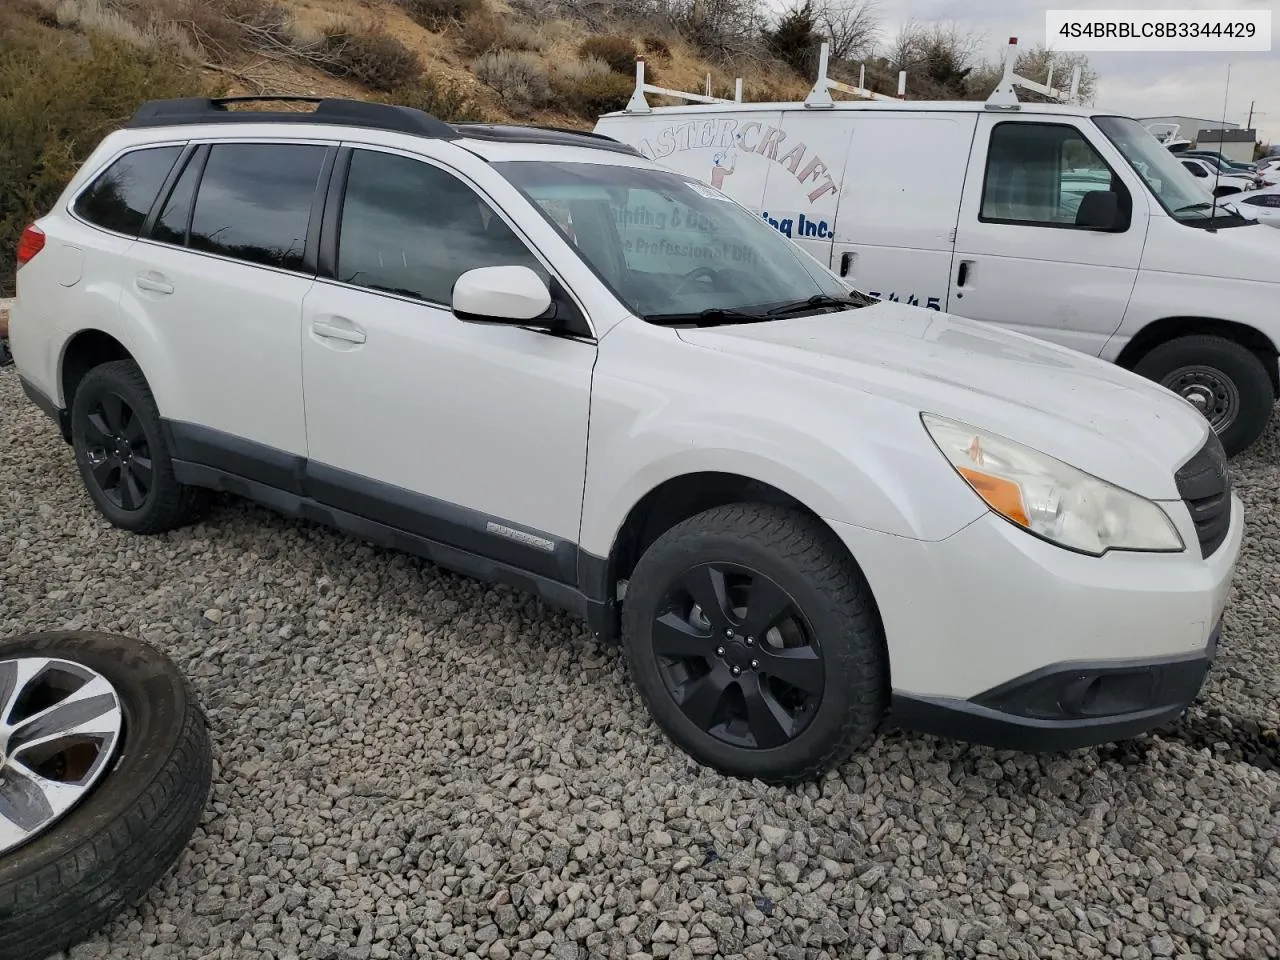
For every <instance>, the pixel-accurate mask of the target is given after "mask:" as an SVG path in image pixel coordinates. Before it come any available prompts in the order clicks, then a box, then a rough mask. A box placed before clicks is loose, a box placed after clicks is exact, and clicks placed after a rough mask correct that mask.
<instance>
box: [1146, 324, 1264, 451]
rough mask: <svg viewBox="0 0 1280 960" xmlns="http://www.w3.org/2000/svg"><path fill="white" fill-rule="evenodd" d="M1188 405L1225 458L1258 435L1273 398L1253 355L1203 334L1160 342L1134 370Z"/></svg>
mask: <svg viewBox="0 0 1280 960" xmlns="http://www.w3.org/2000/svg"><path fill="white" fill-rule="evenodd" d="M1133 369H1134V372H1135V373H1139V374H1141V375H1142V376H1144V377H1147V378H1148V379H1150V380H1154V381H1156V382H1157V383H1159V384H1160V385H1161V386H1163V387H1167V388H1168V389H1170V390H1172V391H1173V392H1174V393H1176V394H1178V395H1179V396H1181V397H1184V398H1185V399H1187V400H1189V401H1190V402H1191V403H1192V404H1193V405H1194V406H1195V407H1196V409H1197V410H1199V411H1200V412H1201V413H1203V414H1204V415H1205V418H1206V419H1207V420H1208V421H1209V424H1210V425H1211V426H1212V427H1213V430H1214V432H1215V433H1216V434H1217V435H1218V439H1219V440H1221V441H1222V447H1223V449H1224V450H1225V451H1226V453H1227V456H1235V455H1236V454H1237V453H1239V452H1240V451H1242V450H1245V449H1246V448H1248V447H1249V446H1250V445H1251V444H1252V443H1253V442H1254V441H1255V440H1257V439H1258V437H1260V436H1261V435H1262V431H1263V430H1264V429H1266V426H1267V423H1268V422H1269V421H1270V420H1271V413H1272V410H1273V409H1274V408H1275V403H1276V397H1275V392H1274V391H1273V389H1272V386H1271V377H1270V376H1268V375H1267V369H1266V367H1264V366H1263V365H1262V361H1261V360H1259V359H1258V356H1257V355H1256V354H1255V353H1254V352H1253V351H1251V350H1249V349H1248V348H1247V347H1243V346H1241V345H1240V344H1238V343H1236V342H1235V341H1233V340H1228V339H1226V338H1225V337H1216V336H1211V335H1205V334H1196V335H1193V336H1187V337H1179V338H1178V339H1176V340H1170V341H1168V342H1167V343H1162V344H1160V345H1159V346H1158V347H1156V348H1155V349H1153V350H1152V351H1151V352H1149V353H1148V354H1147V355H1146V356H1144V357H1143V358H1142V359H1141V360H1139V361H1138V363H1137V365H1136V366H1135V367H1134V368H1133Z"/></svg>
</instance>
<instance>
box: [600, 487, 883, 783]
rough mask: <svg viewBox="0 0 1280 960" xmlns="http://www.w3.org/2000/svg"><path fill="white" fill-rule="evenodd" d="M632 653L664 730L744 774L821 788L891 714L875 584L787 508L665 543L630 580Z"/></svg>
mask: <svg viewBox="0 0 1280 960" xmlns="http://www.w3.org/2000/svg"><path fill="white" fill-rule="evenodd" d="M622 643H623V649H624V651H625V653H626V656H627V660H628V662H629V664H630V668H631V674H632V677H633V678H634V680H635V683H636V685H637V687H639V689H640V693H641V695H642V696H643V697H644V699H645V702H646V703H647V705H648V707H649V710H650V712H651V713H652V714H653V717H654V719H655V720H656V721H657V723H658V725H659V726H660V727H661V728H662V729H663V730H664V731H665V732H666V734H667V735H668V736H669V737H670V738H671V739H672V740H673V741H675V743H676V744H677V745H678V746H680V747H681V748H682V749H683V750H684V751H685V752H687V753H688V754H690V755H691V756H692V757H694V759H696V760H698V761H699V762H700V763H704V764H707V765H708V766H711V767H714V768H715V769H717V770H719V771H721V772H723V773H727V774H729V775H731V776H735V777H744V778H753V777H754V778H759V779H760V780H764V781H767V782H773V783H784V782H792V781H797V780H805V779H810V778H813V777H816V776H818V775H820V774H822V773H823V772H825V771H826V770H828V769H830V768H831V767H832V766H833V765H835V764H836V763H838V762H839V761H840V760H842V759H843V758H844V757H846V756H847V755H848V754H849V753H850V752H851V751H852V750H853V749H854V748H855V747H856V746H857V745H858V744H860V743H862V742H863V741H864V740H866V739H867V738H868V737H870V736H871V735H872V734H873V733H874V732H875V730H876V728H877V726H878V725H879V723H880V721H881V719H882V718H883V716H884V713H885V709H886V707H887V705H888V686H889V665H888V655H887V653H886V650H885V644H884V637H883V632H882V630H881V626H880V621H879V617H878V615H877V613H876V610H875V604H874V601H873V600H872V597H871V592H870V589H869V588H868V586H867V584H866V581H865V580H864V579H863V577H862V574H861V572H860V571H859V570H858V569H857V567H856V566H855V565H854V563H853V562H852V561H851V560H850V559H849V557H848V554H847V553H846V552H845V550H844V548H843V546H842V545H841V544H840V542H839V541H838V540H837V539H836V537H835V535H834V534H833V533H832V532H831V531H830V530H829V529H828V528H826V527H825V526H823V525H822V524H821V523H820V522H819V521H817V520H814V519H813V518H811V517H808V516H806V515H805V514H803V513H801V512H799V511H797V510H793V509H789V508H785V507H777V506H769V505H766V504H731V505H729V506H723V507H716V508H714V509H711V510H708V511H706V512H704V513H701V514H698V515H697V516H695V517H692V518H690V519H688V520H686V521H684V522H683V523H680V524H677V525H676V526H675V527H672V528H671V529H670V530H668V531H667V532H666V533H664V534H663V535H662V536H661V537H659V538H658V539H657V540H656V541H655V542H654V543H653V545H652V546H650V547H649V549H648V550H646V551H645V553H644V555H643V556H642V557H641V558H640V562H639V563H638V564H637V565H636V569H635V572H634V573H633V575H632V577H631V580H630V582H629V583H628V586H627V594H626V599H625V602H624V604H623V623H622Z"/></svg>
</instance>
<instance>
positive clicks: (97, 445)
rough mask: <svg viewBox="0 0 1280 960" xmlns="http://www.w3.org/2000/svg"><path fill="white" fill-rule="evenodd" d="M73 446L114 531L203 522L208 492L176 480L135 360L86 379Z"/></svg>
mask: <svg viewBox="0 0 1280 960" xmlns="http://www.w3.org/2000/svg"><path fill="white" fill-rule="evenodd" d="M71 443H72V446H73V447H74V449H75V456H76V466H77V467H78V468H79V470H80V479H81V480H82V481H83V482H84V486H85V490H87V491H88V493H89V496H90V497H91V498H92V500H93V502H94V505H95V506H96V507H97V508H98V511H99V512H100V513H101V514H102V515H103V516H104V517H106V518H107V520H109V521H110V522H111V524H112V525H113V526H116V527H119V528H120V529H122V530H129V531H131V532H133V533H163V532H165V531H166V530H173V529H176V528H178V527H182V526H185V525H187V524H188V523H191V522H192V521H194V520H196V519H197V518H198V517H199V516H200V515H201V514H202V513H203V512H204V510H205V507H206V506H207V505H208V502H209V491H207V490H202V489H200V488H198V487H189V486H185V485H183V484H181V483H179V482H178V481H177V479H176V478H175V477H174V475H173V460H172V456H171V452H170V450H169V447H168V443H167V441H166V439H165V435H164V431H163V430H161V428H160V411H159V410H158V409H157V407H156V401H155V397H153V396H152V395H151V388H150V387H149V386H147V380H146V377H144V376H143V375H142V370H141V369H139V367H138V365H137V364H136V363H134V362H133V361H132V360H113V361H111V362H110V363H104V364H101V365H100V366H97V367H94V368H93V369H92V370H90V371H89V372H88V373H87V374H85V377H84V379H83V380H81V381H80V385H79V386H78V387H77V388H76V392H75V397H74V399H73V400H72V402H71Z"/></svg>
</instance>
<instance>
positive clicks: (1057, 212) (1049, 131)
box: [979, 122, 1128, 227]
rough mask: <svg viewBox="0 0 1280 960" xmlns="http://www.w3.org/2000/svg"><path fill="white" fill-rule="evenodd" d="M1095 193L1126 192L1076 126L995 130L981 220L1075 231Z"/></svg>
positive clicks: (1006, 126)
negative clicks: (1087, 196)
mask: <svg viewBox="0 0 1280 960" xmlns="http://www.w3.org/2000/svg"><path fill="white" fill-rule="evenodd" d="M1092 190H1115V191H1116V192H1117V193H1118V194H1120V199H1121V203H1122V204H1123V203H1124V202H1125V200H1126V199H1127V196H1128V194H1127V192H1126V191H1125V188H1124V186H1123V184H1121V183H1120V180H1119V178H1117V177H1115V175H1114V174H1113V172H1112V170H1111V168H1110V167H1108V166H1107V164H1106V162H1105V161H1104V160H1103V159H1102V157H1100V156H1099V155H1098V152H1097V151H1096V150H1094V149H1093V147H1092V146H1091V145H1090V144H1089V141H1088V140H1086V139H1085V138H1084V136H1083V134H1081V133H1080V131H1079V130H1077V129H1076V128H1075V127H1072V126H1069V125H1066V124H1056V123H1023V122H1010V123H1000V124H997V125H996V126H995V128H994V129H993V130H992V131H991V143H990V146H989V147H988V150H987V170H986V180H985V182H984V184H983V190H982V211H981V213H980V214H979V219H980V220H982V221H983V222H986V223H1013V224H1023V225H1029V226H1045V227H1074V226H1075V223H1076V212H1077V211H1078V210H1079V209H1080V201H1081V200H1082V199H1083V197H1084V195H1085V194H1086V193H1088V192H1090V191H1092Z"/></svg>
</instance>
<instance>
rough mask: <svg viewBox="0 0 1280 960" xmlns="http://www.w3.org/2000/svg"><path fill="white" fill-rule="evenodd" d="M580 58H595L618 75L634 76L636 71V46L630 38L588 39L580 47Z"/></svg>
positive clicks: (612, 35)
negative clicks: (627, 74)
mask: <svg viewBox="0 0 1280 960" xmlns="http://www.w3.org/2000/svg"><path fill="white" fill-rule="evenodd" d="M578 56H580V57H595V58H596V59H598V60H603V61H604V62H605V63H607V64H608V65H609V69H610V70H613V71H615V72H617V73H629V74H634V73H635V69H636V45H635V41H633V40H632V39H631V38H630V37H622V36H618V35H617V34H605V35H603V36H599V37H588V38H587V39H586V40H583V41H582V46H580V47H578Z"/></svg>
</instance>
